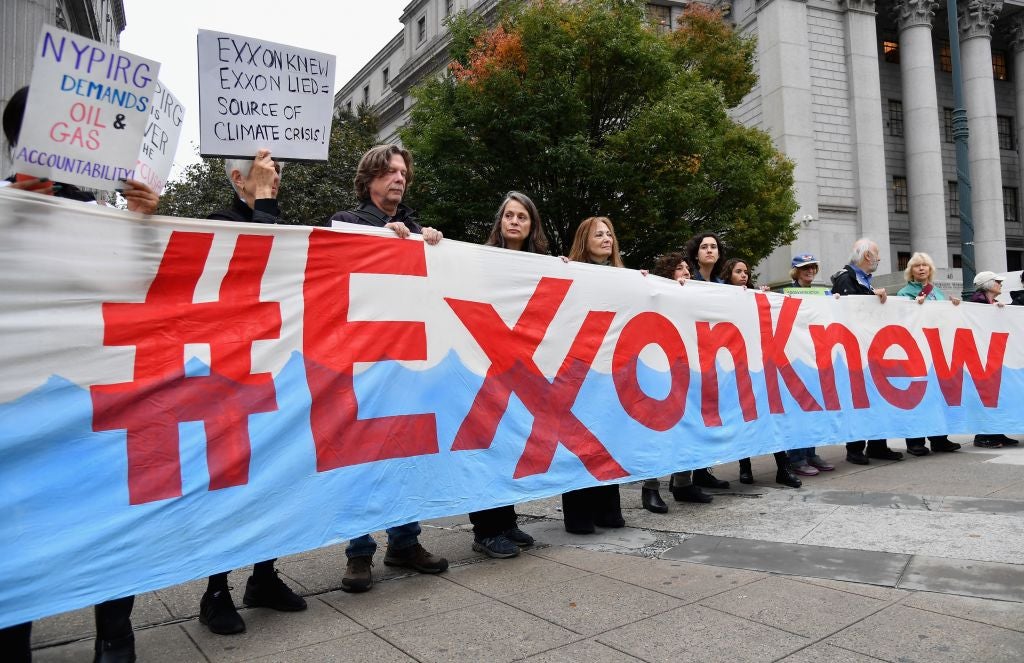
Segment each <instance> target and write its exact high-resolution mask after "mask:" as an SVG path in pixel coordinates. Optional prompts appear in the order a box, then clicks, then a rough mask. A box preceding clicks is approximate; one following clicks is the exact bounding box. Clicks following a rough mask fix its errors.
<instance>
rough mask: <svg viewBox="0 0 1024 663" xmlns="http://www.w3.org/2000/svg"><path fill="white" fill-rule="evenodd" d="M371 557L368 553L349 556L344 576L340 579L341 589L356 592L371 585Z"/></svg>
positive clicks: (364, 590)
mask: <svg viewBox="0 0 1024 663" xmlns="http://www.w3.org/2000/svg"><path fill="white" fill-rule="evenodd" d="M372 567H373V558H372V557H371V556H370V555H361V556H359V557H349V558H348V563H346V564H345V577H343V578H342V579H341V590H342V591H343V592H350V593H353V594H357V593H359V592H366V591H369V589H370V588H371V587H373V573H372V572H371V570H370V569H371V568H372Z"/></svg>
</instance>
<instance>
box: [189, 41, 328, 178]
mask: <svg viewBox="0 0 1024 663" xmlns="http://www.w3.org/2000/svg"><path fill="white" fill-rule="evenodd" d="M198 49H199V152H200V154H201V155H202V156H209V157H242V158H251V157H252V155H253V154H254V153H255V152H256V150H257V149H260V148H266V149H269V150H270V151H271V153H272V154H273V155H274V158H275V159H290V160H295V161H326V160H327V152H328V147H329V143H330V133H331V121H332V120H333V118H334V64H335V57H334V56H333V55H328V54H326V53H318V52H316V51H308V50H306V49H302V48H296V47H294V46H286V45H284V44H275V43H273V42H269V41H262V40H259V39H252V38H250V37H241V36H238V35H232V34H227V33H224V32H212V31H210V30H200V31H199V39H198Z"/></svg>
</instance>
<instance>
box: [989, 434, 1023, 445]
mask: <svg viewBox="0 0 1024 663" xmlns="http://www.w3.org/2000/svg"><path fill="white" fill-rule="evenodd" d="M990 437H991V438H992V439H993V440H995V441H996V442H1002V444H1003V446H1004V447H1015V446H1017V444H1019V442H1018V441H1017V440H1015V439H1013V438H1012V437H1007V436H1006V435H1003V434H1002V433H997V434H996V435H991V436H990Z"/></svg>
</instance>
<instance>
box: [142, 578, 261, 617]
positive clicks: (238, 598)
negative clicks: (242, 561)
mask: <svg viewBox="0 0 1024 663" xmlns="http://www.w3.org/2000/svg"><path fill="white" fill-rule="evenodd" d="M251 572H252V567H251V566H247V567H245V568H242V569H237V570H235V571H232V572H231V573H229V574H228V586H229V587H234V589H233V590H231V596H232V597H233V598H234V600H235V605H236V606H237V605H240V604H241V602H242V594H244V593H245V581H246V580H247V579H248V578H249V575H250V573H251ZM205 591H206V578H202V579H201V580H192V581H190V582H183V583H181V584H180V585H171V586H170V587H165V588H163V589H158V590H157V591H156V592H153V594H155V595H156V597H157V598H159V599H160V602H161V603H163V604H164V605H165V606H167V609H168V610H169V611H170V612H171V616H172V617H174V618H175V619H189V618H191V617H196V616H198V615H199V601H200V599H202V598H203V592H205ZM136 600H138V599H136ZM134 612H135V611H134V610H133V611H132V622H133V623H134V620H135V614H134Z"/></svg>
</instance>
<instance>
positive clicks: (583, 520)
mask: <svg viewBox="0 0 1024 663" xmlns="http://www.w3.org/2000/svg"><path fill="white" fill-rule="evenodd" d="M585 490H586V489H583V490H570V491H569V492H568V493H563V494H562V518H563V520H564V521H565V531H566V532H569V533H570V534H593V533H594V514H593V512H592V511H591V510H590V507H589V504H588V503H587V502H588V499H587V493H586V492H584V491H585Z"/></svg>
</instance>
